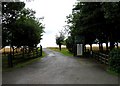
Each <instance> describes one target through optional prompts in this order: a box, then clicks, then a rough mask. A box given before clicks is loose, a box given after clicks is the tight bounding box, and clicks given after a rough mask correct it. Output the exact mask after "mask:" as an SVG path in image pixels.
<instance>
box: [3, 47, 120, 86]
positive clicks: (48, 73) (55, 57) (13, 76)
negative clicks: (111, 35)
mask: <svg viewBox="0 0 120 86" xmlns="http://www.w3.org/2000/svg"><path fill="white" fill-rule="evenodd" d="M43 50H44V51H45V52H46V53H47V56H46V57H45V58H43V59H42V61H37V62H34V63H32V64H31V65H28V66H26V67H23V68H19V69H16V70H14V71H11V72H3V84H118V77H117V76H114V75H110V74H108V73H107V72H106V71H105V70H104V69H103V68H101V64H98V63H96V62H94V61H91V60H90V59H87V58H76V57H67V56H64V55H62V54H61V53H59V52H55V51H52V50H49V49H43Z"/></svg>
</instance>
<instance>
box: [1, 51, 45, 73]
mask: <svg viewBox="0 0 120 86" xmlns="http://www.w3.org/2000/svg"><path fill="white" fill-rule="evenodd" d="M45 56H46V53H45V52H42V57H38V58H34V59H29V60H26V61H24V62H20V63H18V64H15V65H14V66H13V67H12V68H9V67H4V66H3V68H2V71H3V72H5V71H12V70H15V69H18V68H22V67H25V66H27V65H29V64H32V63H34V62H38V61H41V58H43V57H45ZM3 58H4V57H3ZM6 60H7V59H6ZM4 61H5V60H4ZM6 64H7V62H6Z"/></svg>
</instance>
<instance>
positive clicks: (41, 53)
mask: <svg viewBox="0 0 120 86" xmlns="http://www.w3.org/2000/svg"><path fill="white" fill-rule="evenodd" d="M40 56H42V46H41V45H40Z"/></svg>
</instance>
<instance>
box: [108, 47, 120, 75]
mask: <svg viewBox="0 0 120 86" xmlns="http://www.w3.org/2000/svg"><path fill="white" fill-rule="evenodd" d="M109 57H110V59H109V69H110V70H112V71H114V72H116V73H120V49H113V50H112V51H111V52H110V53H109Z"/></svg>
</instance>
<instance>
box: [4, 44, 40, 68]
mask: <svg viewBox="0 0 120 86" xmlns="http://www.w3.org/2000/svg"><path fill="white" fill-rule="evenodd" d="M3 56H5V57H3V66H4V65H6V63H7V65H8V67H13V66H14V65H16V64H17V63H20V62H24V61H26V60H30V59H33V58H38V57H41V56H42V46H40V47H35V48H32V49H31V50H30V49H27V48H26V49H21V51H20V52H16V51H12V52H11V53H9V54H7V55H3ZM6 58H7V59H6ZM4 59H5V60H4ZM6 60H7V61H6Z"/></svg>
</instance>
